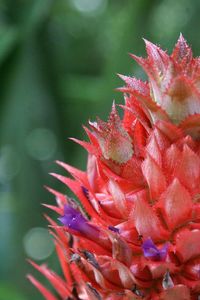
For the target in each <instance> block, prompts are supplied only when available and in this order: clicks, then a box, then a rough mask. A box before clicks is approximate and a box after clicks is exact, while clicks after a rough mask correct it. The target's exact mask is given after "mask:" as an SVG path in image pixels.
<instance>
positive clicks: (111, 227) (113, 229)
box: [108, 226, 119, 233]
mask: <svg viewBox="0 0 200 300" xmlns="http://www.w3.org/2000/svg"><path fill="white" fill-rule="evenodd" d="M108 229H109V230H111V231H113V232H116V233H119V228H116V227H114V226H108Z"/></svg>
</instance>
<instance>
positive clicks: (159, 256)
mask: <svg viewBox="0 0 200 300" xmlns="http://www.w3.org/2000/svg"><path fill="white" fill-rule="evenodd" d="M168 248H169V244H168V243H166V244H165V245H163V247H162V248H161V249H159V248H157V247H156V246H155V244H154V242H153V241H152V239H151V238H148V239H147V240H146V241H145V242H144V243H143V244H142V250H143V253H144V256H145V257H146V258H149V259H151V260H154V261H164V260H165V259H166V256H167V251H168Z"/></svg>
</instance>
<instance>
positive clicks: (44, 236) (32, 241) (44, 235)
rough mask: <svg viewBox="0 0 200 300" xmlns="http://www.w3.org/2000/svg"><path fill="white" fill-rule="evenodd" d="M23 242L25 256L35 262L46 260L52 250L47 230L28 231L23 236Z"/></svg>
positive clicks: (37, 228)
mask: <svg viewBox="0 0 200 300" xmlns="http://www.w3.org/2000/svg"><path fill="white" fill-rule="evenodd" d="M23 242H24V249H25V251H26V254H27V255H28V256H29V257H30V258H33V259H36V260H42V259H46V258H47V257H49V256H50V255H51V254H52V252H53V250H54V244H53V241H52V239H51V237H50V235H49V232H48V230H47V229H45V228H42V227H35V228H32V229H30V230H29V231H28V232H27V233H26V235H25V236H24V241H23Z"/></svg>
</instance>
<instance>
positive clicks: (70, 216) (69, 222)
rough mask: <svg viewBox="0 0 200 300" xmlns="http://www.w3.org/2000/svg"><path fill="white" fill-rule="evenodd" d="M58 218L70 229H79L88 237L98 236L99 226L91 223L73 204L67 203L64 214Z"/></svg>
mask: <svg viewBox="0 0 200 300" xmlns="http://www.w3.org/2000/svg"><path fill="white" fill-rule="evenodd" d="M58 220H59V221H60V222H62V224H63V225H64V226H66V227H68V228H69V229H72V230H75V231H78V232H79V233H81V234H83V235H84V236H86V237H90V238H97V237H98V234H99V230H98V229H97V227H95V226H93V225H90V224H89V223H88V220H87V219H86V218H85V217H83V215H82V214H81V213H80V212H79V211H78V210H76V209H75V208H73V207H72V206H70V205H68V204H66V205H65V207H64V216H62V217H59V218H58Z"/></svg>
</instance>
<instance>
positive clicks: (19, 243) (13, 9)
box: [0, 0, 200, 300]
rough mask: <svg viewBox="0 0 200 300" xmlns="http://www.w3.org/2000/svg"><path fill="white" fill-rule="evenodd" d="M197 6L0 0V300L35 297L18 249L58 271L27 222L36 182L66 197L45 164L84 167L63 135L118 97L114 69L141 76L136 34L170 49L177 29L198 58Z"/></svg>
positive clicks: (37, 214)
mask: <svg viewBox="0 0 200 300" xmlns="http://www.w3.org/2000/svg"><path fill="white" fill-rule="evenodd" d="M199 12H200V2H199V1H198V0H193V1H187V0H177V1H174V0H151V1H149V0H125V1H122V0H54V1H53V0H15V1H13V0H1V2H0V70H1V72H0V77H1V78H0V79H1V80H0V85H1V88H0V96H1V102H0V117H1V118H0V124H1V126H0V141H1V143H0V260H1V267H0V282H1V283H0V300H10V299H12V300H24V299H29V300H31V299H41V296H40V295H39V294H38V293H37V292H36V291H35V289H34V288H33V287H32V286H31V285H30V284H29V283H28V282H27V280H26V279H25V275H26V273H27V272H34V271H32V269H31V267H30V266H29V265H28V264H27V263H26V262H25V258H26V257H27V256H28V255H32V256H33V258H35V259H36V260H37V258H38V260H39V263H40V262H43V261H45V259H44V257H45V255H46V257H47V256H49V257H48V262H49V264H50V265H51V267H52V268H54V269H56V270H58V271H59V267H58V264H57V261H56V259H55V255H53V254H51V253H52V251H48V249H49V247H50V248H52V245H51V246H48V247H47V245H50V244H49V243H50V242H51V241H49V240H48V239H46V244H45V243H43V242H44V240H45V239H44V236H46V234H45V232H42V230H41V228H39V229H37V227H38V226H39V227H45V226H46V222H45V220H44V218H43V217H42V213H43V212H44V211H45V209H44V208H43V207H41V205H40V203H41V202H42V203H43V202H49V203H51V202H52V197H50V196H49V195H48V193H47V192H46V191H45V190H44V188H43V185H44V184H47V185H50V186H52V187H54V188H57V189H59V190H62V191H63V192H65V193H69V191H67V190H65V188H64V187H63V185H60V184H58V183H57V182H56V181H55V180H53V179H52V178H51V177H49V176H48V175H47V174H48V173H49V172H51V171H54V172H56V171H57V172H60V173H62V170H60V169H59V168H58V167H57V166H56V165H55V164H54V162H53V161H54V160H55V159H59V160H65V161H67V162H68V163H71V164H74V165H75V166H78V167H80V168H83V169H84V168H85V164H86V154H85V152H84V151H83V150H81V149H80V147H79V146H76V145H74V144H73V143H72V142H70V141H67V138H68V137H71V136H74V137H77V138H83V136H82V134H83V130H82V128H81V124H86V123H87V120H88V119H89V118H91V119H94V118H95V117H96V115H98V116H100V117H101V118H104V119H105V118H106V115H107V114H108V112H109V110H110V107H111V103H112V100H113V99H114V98H115V99H116V100H117V103H119V102H122V101H123V100H122V96H121V95H120V94H118V93H116V92H114V88H115V87H118V86H120V85H121V82H120V80H119V79H118V78H117V76H116V73H118V72H119V73H122V74H132V73H133V72H134V74H135V75H136V76H137V77H143V73H142V71H141V69H140V68H139V67H138V66H136V64H135V63H134V62H133V61H131V59H130V57H129V56H128V55H127V53H128V52H134V53H136V54H138V55H143V54H144V45H143V41H142V37H145V38H147V39H149V40H151V41H153V42H155V43H158V44H161V45H162V47H163V48H168V49H169V50H170V51H171V49H172V46H173V45H174V43H175V41H176V40H177V38H178V35H179V32H182V33H183V34H184V35H185V37H186V39H188V41H189V43H190V44H192V45H193V50H194V53H195V54H196V55H197V54H199V53H200V39H199V33H198V28H199V26H200V19H199ZM33 232H34V234H33ZM41 234H42V236H41ZM39 241H41V243H40V242H39ZM42 241H43V242H42ZM32 245H34V246H35V245H37V247H36V248H34V247H32ZM47 248H48V249H47ZM30 249H31V250H30ZM45 249H47V250H45ZM34 251H35V252H34ZM45 251H47V253H46V252H45ZM45 253H46V254H45ZM50 254H51V255H50ZM34 255H35V257H34ZM39 278H40V277H39Z"/></svg>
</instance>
